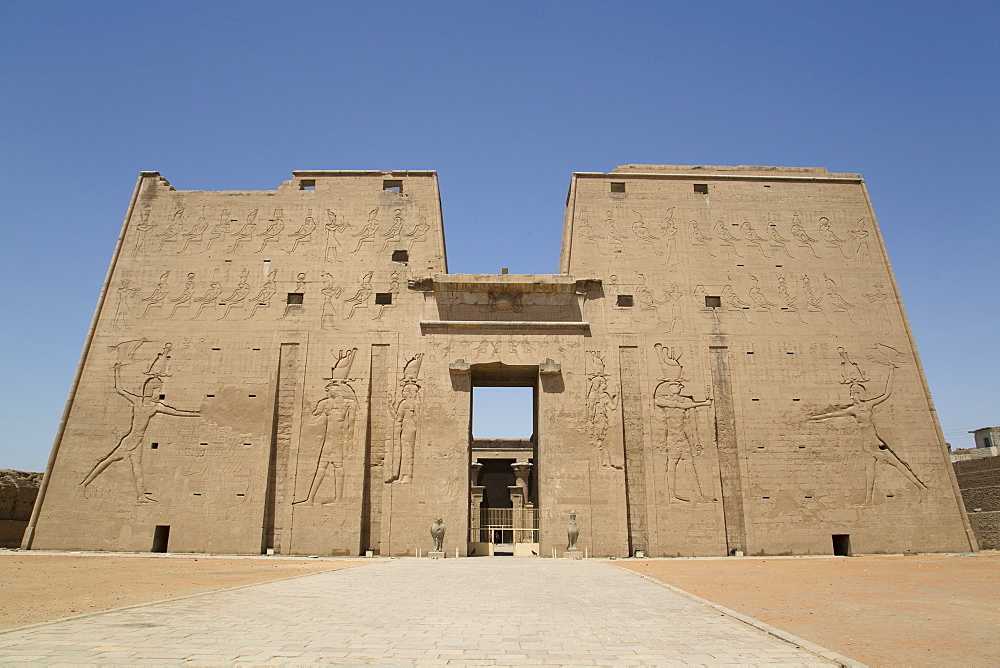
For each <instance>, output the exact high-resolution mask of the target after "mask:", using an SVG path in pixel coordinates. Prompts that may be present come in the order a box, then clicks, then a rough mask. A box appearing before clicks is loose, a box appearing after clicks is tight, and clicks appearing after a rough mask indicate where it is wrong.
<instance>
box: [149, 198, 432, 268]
mask: <svg viewBox="0 0 1000 668" xmlns="http://www.w3.org/2000/svg"><path fill="white" fill-rule="evenodd" d="M206 208H207V207H202V211H201V214H200V215H199V216H198V217H197V218H196V219H193V216H188V214H187V213H186V208H185V207H181V208H179V209H176V210H175V211H174V213H173V216H172V217H171V218H170V222H169V223H166V224H157V223H154V222H151V219H152V217H153V216H152V212H151V210H150V209H142V210H140V211H138V212H137V216H138V219H139V222H138V223H137V224H135V225H133V227H132V238H133V241H132V249H131V254H132V258H133V259H135V258H139V257H142V256H147V255H159V254H168V255H169V254H173V255H179V254H181V253H185V252H191V253H207V252H209V251H212V250H215V251H216V252H219V253H225V254H234V253H237V252H240V253H249V252H252V253H264V252H265V251H267V252H283V253H288V254H290V253H294V252H296V251H297V250H300V249H301V250H302V251H309V250H311V251H314V252H318V251H319V249H322V252H323V259H324V260H325V261H327V262H339V261H341V260H343V259H344V258H345V257H346V256H347V255H350V254H353V253H357V252H358V251H360V250H361V249H362V248H363V247H364V248H374V249H381V251H383V252H384V251H386V250H390V251H396V250H405V251H409V250H410V249H411V248H412V247H413V244H415V243H418V242H423V241H426V240H427V232H428V231H429V230H430V225H429V224H428V223H427V213H426V211H425V210H423V209H421V210H420V211H419V212H418V213H417V220H416V222H407V221H405V218H406V215H405V214H404V210H403V209H394V210H393V211H392V212H391V214H390V215H391V216H392V222H391V223H389V224H383V223H382V221H381V220H380V218H379V214H380V207H374V208H373V209H370V210H369V211H368V214H367V219H363V220H359V221H355V222H351V221H350V220H348V216H346V215H344V214H338V213H337V212H335V211H332V210H330V209H326V211H325V214H324V216H323V218H322V219H321V220H320V221H319V222H317V220H316V218H317V217H316V216H313V212H312V209H309V210H307V212H306V214H305V216H304V217H301V220H298V221H296V222H295V223H291V224H286V223H285V218H284V215H285V214H284V211H283V209H282V208H276V209H274V213H273V214H272V217H271V218H268V219H266V220H264V219H263V217H261V215H260V209H259V208H258V209H253V210H252V211H250V212H249V213H247V214H246V215H245V216H243V217H242V218H234V217H233V214H232V211H231V210H230V209H223V210H222V211H221V213H219V214H218V218H217V219H216V218H215V216H213V215H210V214H208V212H207V211H205V209H206ZM263 215H267V214H263ZM382 215H384V212H383V214H382ZM362 216H363V214H359V215H357V218H359V219H361V218H362ZM210 218H211V219H212V220H217V222H215V223H214V224H213V223H210V222H209V220H210ZM296 218H300V216H296ZM320 244H323V245H322V246H320ZM365 244H369V245H368V246H366V245H365Z"/></svg>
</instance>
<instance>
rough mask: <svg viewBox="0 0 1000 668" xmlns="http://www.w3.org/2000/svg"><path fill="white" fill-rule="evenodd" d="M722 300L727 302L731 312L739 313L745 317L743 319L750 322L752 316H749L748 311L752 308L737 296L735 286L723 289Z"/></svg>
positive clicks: (726, 286)
mask: <svg viewBox="0 0 1000 668" xmlns="http://www.w3.org/2000/svg"><path fill="white" fill-rule="evenodd" d="M722 298H723V299H724V300H725V301H726V306H727V307H728V310H730V311H739V314H740V315H741V316H743V319H744V320H746V321H747V322H750V316H749V315H747V310H749V308H750V304H747V303H746V302H745V301H743V300H742V299H740V296H739V295H738V294H736V291H735V290H733V286H731V285H725V286H723V288H722Z"/></svg>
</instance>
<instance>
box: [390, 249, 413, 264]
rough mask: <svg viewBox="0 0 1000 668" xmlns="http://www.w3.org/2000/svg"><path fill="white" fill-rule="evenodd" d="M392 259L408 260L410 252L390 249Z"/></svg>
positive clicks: (395, 260)
mask: <svg viewBox="0 0 1000 668" xmlns="http://www.w3.org/2000/svg"><path fill="white" fill-rule="evenodd" d="M392 261H393V262H409V261H410V253H409V252H408V251H405V250H396V251H392Z"/></svg>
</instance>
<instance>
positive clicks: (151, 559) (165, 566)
mask: <svg viewBox="0 0 1000 668" xmlns="http://www.w3.org/2000/svg"><path fill="white" fill-rule="evenodd" d="M358 563H360V562H357V561H338V560H323V559H285V558H280V557H263V558H257V557H253V558H246V557H244V558H240V557H201V556H181V555H170V556H163V555H157V556H144V557H139V556H135V557H125V556H110V555H99V556H98V555H95V556H88V555H79V554H65V553H61V554H46V553H35V552H8V551H5V550H4V551H0V629H6V628H12V627H15V626H24V625H25V624H34V623H36V622H44V621H48V620H51V619H59V618H62V617H69V616H71V615H78V614H83V613H86V612H97V611H99V610H108V609H110V608H120V607H122V606H126V605H135V604H137V603H146V602H149V601H158V600H161V599H165V598H174V597H177V596H187V595H189V594H198V593H201V592H207V591H213V590H216V589H224V588H226V587H237V586H240V585H247V584H256V583H258V582H267V581H269V580H278V579H281V578H287V577H292V576H295V575H304V574H306V573H316V572H318V571H327V570H331V569H334V568H344V567H346V566H354V565H357V564H358Z"/></svg>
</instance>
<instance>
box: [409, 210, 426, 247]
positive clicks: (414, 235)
mask: <svg viewBox="0 0 1000 668" xmlns="http://www.w3.org/2000/svg"><path fill="white" fill-rule="evenodd" d="M430 229H431V226H430V225H428V224H427V216H426V215H424V212H423V211H421V212H420V217H419V218H418V219H417V224H416V225H414V226H413V229H412V230H410V231H409V232H407V233H406V238H407V239H408V241H407V242H406V250H410V249H411V248H413V244H415V243H417V242H418V241H424V240H425V239H426V238H427V231H428V230H430Z"/></svg>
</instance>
